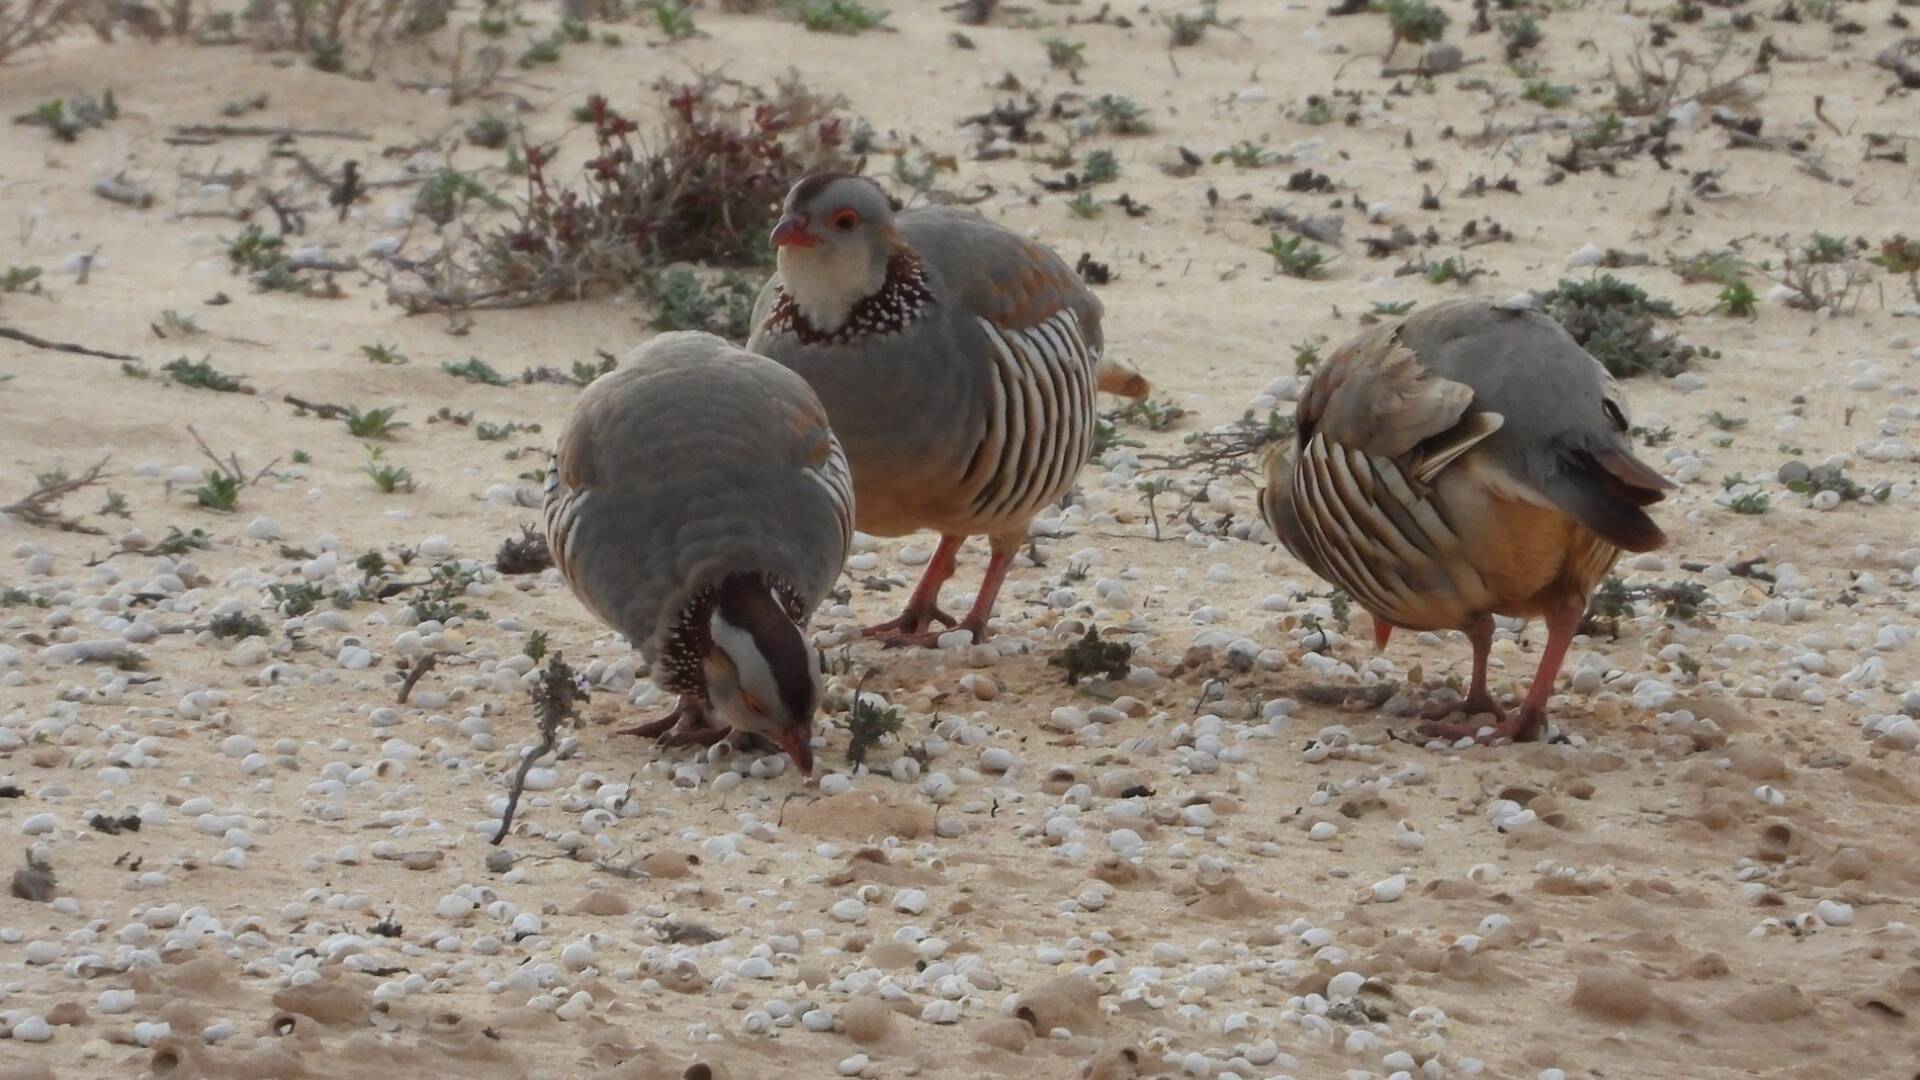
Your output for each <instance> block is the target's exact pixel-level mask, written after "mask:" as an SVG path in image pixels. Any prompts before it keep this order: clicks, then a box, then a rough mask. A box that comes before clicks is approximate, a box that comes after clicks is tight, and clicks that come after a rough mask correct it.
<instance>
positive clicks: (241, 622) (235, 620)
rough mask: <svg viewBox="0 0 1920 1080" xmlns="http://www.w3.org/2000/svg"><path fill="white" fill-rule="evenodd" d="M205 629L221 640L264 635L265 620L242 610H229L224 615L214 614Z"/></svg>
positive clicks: (265, 628)
mask: <svg viewBox="0 0 1920 1080" xmlns="http://www.w3.org/2000/svg"><path fill="white" fill-rule="evenodd" d="M207 630H208V631H209V632H211V633H212V634H213V636H214V637H216V638H219V639H220V640H222V641H225V640H227V639H229V638H250V637H266V636H267V621H266V620H265V619H262V618H261V617H260V616H258V615H253V614H249V613H247V612H244V611H229V612H227V613H226V614H225V615H215V616H214V617H213V619H212V620H210V621H209V622H208V623H207Z"/></svg>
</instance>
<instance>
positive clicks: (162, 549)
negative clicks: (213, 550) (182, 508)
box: [153, 525, 213, 555]
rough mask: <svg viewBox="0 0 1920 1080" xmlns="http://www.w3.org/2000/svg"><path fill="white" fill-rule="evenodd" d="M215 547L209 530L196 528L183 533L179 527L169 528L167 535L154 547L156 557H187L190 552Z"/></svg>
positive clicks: (171, 526)
mask: <svg viewBox="0 0 1920 1080" xmlns="http://www.w3.org/2000/svg"><path fill="white" fill-rule="evenodd" d="M212 546H213V538H212V537H210V536H208V535H207V530H205V529H202V528H198V527H195V528H193V529H190V530H188V531H186V532H181V531H180V527H179V526H178V525H169V526H167V535H165V536H163V537H161V538H160V542H159V543H157V544H155V545H153V553H154V554H155V555H185V554H186V553H187V552H189V551H204V550H206V549H207V548H210V547H212Z"/></svg>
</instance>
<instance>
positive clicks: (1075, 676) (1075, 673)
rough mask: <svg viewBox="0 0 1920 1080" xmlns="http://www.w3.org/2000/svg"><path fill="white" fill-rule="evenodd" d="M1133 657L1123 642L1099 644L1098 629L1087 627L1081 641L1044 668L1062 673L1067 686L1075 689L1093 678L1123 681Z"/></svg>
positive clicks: (1064, 650) (1060, 652)
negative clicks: (1058, 670) (1099, 677)
mask: <svg viewBox="0 0 1920 1080" xmlns="http://www.w3.org/2000/svg"><path fill="white" fill-rule="evenodd" d="M1132 657H1133V646H1131V645H1129V644H1127V643H1126V642H1124V641H1102V640H1100V630H1099V628H1098V627H1094V626H1089V627H1087V632H1086V633H1085V634H1082V635H1081V637H1080V640H1078V641H1076V642H1073V643H1072V644H1070V645H1068V646H1066V647H1065V648H1063V649H1061V650H1060V651H1059V653H1057V654H1055V656H1054V657H1053V658H1052V659H1051V660H1048V661H1047V665H1048V666H1049V667H1057V668H1060V669H1061V670H1062V671H1064V672H1065V673H1066V677H1067V685H1068V686H1078V685H1080V680H1081V679H1084V678H1087V677H1089V676H1092V675H1105V676H1106V677H1107V678H1109V679H1124V678H1126V677H1127V666H1128V662H1129V661H1130V660H1131V659H1132Z"/></svg>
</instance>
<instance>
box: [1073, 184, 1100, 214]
mask: <svg viewBox="0 0 1920 1080" xmlns="http://www.w3.org/2000/svg"><path fill="white" fill-rule="evenodd" d="M1067 209H1068V210H1070V211H1072V212H1073V216H1074V217H1077V218H1080V219H1081V220H1083V221H1091V220H1092V219H1094V218H1097V217H1099V216H1100V210H1101V206H1100V200H1098V199H1096V198H1094V197H1093V192H1091V191H1082V192H1080V193H1079V194H1078V195H1075V196H1074V197H1073V198H1071V199H1068V200H1067Z"/></svg>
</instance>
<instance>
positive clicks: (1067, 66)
mask: <svg viewBox="0 0 1920 1080" xmlns="http://www.w3.org/2000/svg"><path fill="white" fill-rule="evenodd" d="M1040 44H1041V45H1042V46H1044V47H1045V48H1046V50H1047V66H1048V67H1050V68H1053V69H1055V70H1057V71H1064V72H1066V73H1068V74H1069V75H1071V74H1073V73H1074V72H1077V71H1079V70H1080V69H1081V68H1083V67H1086V66H1087V44H1086V42H1084V41H1068V40H1067V39H1066V38H1063V37H1050V38H1047V39H1046V40H1044V41H1042V42H1041V43H1040Z"/></svg>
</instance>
